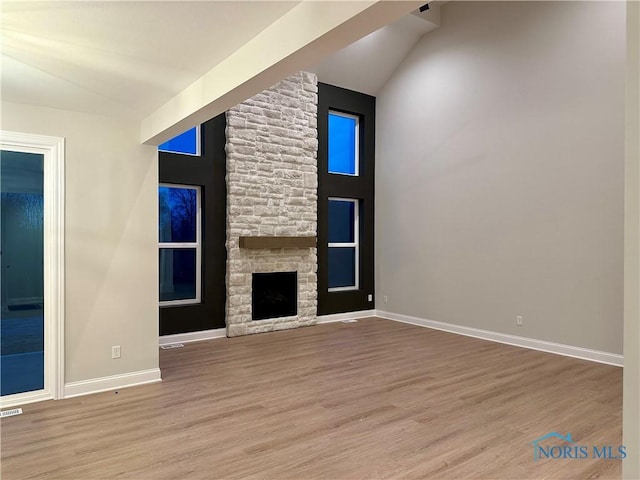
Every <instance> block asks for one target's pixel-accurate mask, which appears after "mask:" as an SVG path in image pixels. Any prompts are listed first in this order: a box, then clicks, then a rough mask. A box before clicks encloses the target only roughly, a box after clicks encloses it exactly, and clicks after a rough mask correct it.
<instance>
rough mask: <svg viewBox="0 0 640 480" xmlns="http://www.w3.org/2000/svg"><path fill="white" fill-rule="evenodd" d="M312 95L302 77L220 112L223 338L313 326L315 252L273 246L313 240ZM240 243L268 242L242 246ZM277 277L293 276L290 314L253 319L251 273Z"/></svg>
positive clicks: (313, 84) (309, 78) (309, 79)
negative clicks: (223, 115) (223, 123)
mask: <svg viewBox="0 0 640 480" xmlns="http://www.w3.org/2000/svg"><path fill="white" fill-rule="evenodd" d="M317 92H318V86H317V78H316V76H315V75H313V74H310V73H306V72H301V73H298V74H296V75H293V76H291V77H289V78H287V79H285V80H283V81H281V82H280V83H278V84H277V85H275V86H273V87H272V88H270V89H268V90H265V91H264V92H262V93H259V94H258V95H255V96H254V97H252V98H251V99H249V100H247V101H245V102H243V103H241V104H240V105H237V106H236V107H234V108H232V109H230V110H229V111H228V112H227V130H226V134H227V144H226V152H227V275H226V276H227V282H226V284H227V304H226V322H227V335H228V336H230V337H233V336H238V335H247V334H252V333H259V332H268V331H274V330H282V329H287V328H296V327H300V326H306V325H312V324H314V323H315V321H316V309H317V277H316V270H317V255H316V248H315V246H301V245H302V244H301V243H300V242H298V243H296V242H293V243H291V242H289V243H287V242H286V241H284V242H280V243H278V241H277V240H278V239H282V238H284V239H285V240H286V239H287V238H291V237H293V238H294V239H302V240H311V239H315V237H316V234H317V199H318V197H317V190H318V176H317V151H318V140H317V103H318V95H317ZM241 237H242V240H244V239H249V240H250V239H254V238H255V237H260V238H263V239H267V242H266V243H263V244H260V243H258V244H255V243H254V244H253V245H252V246H249V245H251V242H249V241H241ZM303 244H305V245H315V240H313V242H306V243H305V242H303ZM263 247H264V248H263ZM280 272H290V273H291V272H295V275H296V278H297V305H296V309H295V312H296V313H295V314H293V315H284V316H274V317H272V318H261V319H258V320H253V317H254V315H253V305H252V295H253V292H252V288H253V287H252V285H253V284H254V274H263V273H280Z"/></svg>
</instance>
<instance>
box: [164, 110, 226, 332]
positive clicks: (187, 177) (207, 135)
mask: <svg viewBox="0 0 640 480" xmlns="http://www.w3.org/2000/svg"><path fill="white" fill-rule="evenodd" d="M225 127H226V120H225V115H224V114H221V115H218V116H217V117H215V118H214V119H212V120H209V121H208V122H206V123H204V124H203V125H202V129H201V138H200V141H201V155H200V156H199V157H194V156H191V155H181V154H177V153H167V152H159V181H160V183H176V184H184V185H199V186H200V187H201V189H202V301H201V303H199V304H194V305H176V306H166V307H160V335H171V334H175V333H187V332H195V331H199V330H209V329H213V328H224V326H225V300H226V287H225V274H226V260H227V251H226V247H225V241H226V217H225V216H226V209H227V187H226V182H225V175H226V154H225V142H226V139H225Z"/></svg>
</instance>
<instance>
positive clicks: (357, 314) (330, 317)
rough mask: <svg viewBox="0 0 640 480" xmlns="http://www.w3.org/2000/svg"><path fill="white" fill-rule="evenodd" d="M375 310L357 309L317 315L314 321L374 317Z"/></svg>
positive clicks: (328, 321) (322, 321) (329, 321)
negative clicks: (355, 310)
mask: <svg viewBox="0 0 640 480" xmlns="http://www.w3.org/2000/svg"><path fill="white" fill-rule="evenodd" d="M375 316H376V311H375V310H359V311H357V312H345V313H334V314H332V315H318V317H317V320H316V323H333V322H341V321H343V320H357V319H358V318H367V317H375Z"/></svg>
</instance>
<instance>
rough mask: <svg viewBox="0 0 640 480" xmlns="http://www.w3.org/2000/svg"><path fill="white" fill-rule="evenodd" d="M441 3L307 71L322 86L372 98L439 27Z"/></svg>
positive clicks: (383, 30) (401, 21)
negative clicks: (420, 44) (313, 74)
mask: <svg viewBox="0 0 640 480" xmlns="http://www.w3.org/2000/svg"><path fill="white" fill-rule="evenodd" d="M444 3H446V2H445V1H433V2H430V3H429V5H430V7H431V8H430V9H429V10H428V11H426V12H424V13H418V12H414V13H413V14H409V15H405V16H403V17H402V18H400V19H399V20H396V21H395V22H393V23H391V24H389V25H386V26H384V27H382V28H380V29H379V30H376V31H375V32H373V33H370V34H369V35H367V36H366V37H364V38H361V39H360V40H358V41H357V42H354V43H352V44H351V45H349V46H347V47H345V48H343V49H342V50H339V51H338V52H336V53H334V54H333V55H331V56H330V57H328V58H327V59H326V60H324V61H323V62H322V63H320V64H318V65H315V66H312V67H310V68H309V69H308V70H309V71H312V72H314V73H315V74H317V75H318V79H319V80H320V81H321V82H324V83H329V84H331V85H337V86H339V87H343V88H348V89H350V90H356V91H358V92H363V93H368V94H369V95H374V96H375V95H377V94H378V92H379V91H380V89H381V88H382V87H383V86H384V85H385V83H387V80H389V78H391V75H392V74H393V72H394V71H395V70H396V68H397V67H398V66H399V65H400V63H401V62H402V60H404V58H405V57H406V56H407V55H408V54H409V52H410V51H411V49H412V48H413V46H414V45H415V44H416V43H417V42H418V40H419V39H420V38H421V37H422V36H423V35H425V34H426V33H428V32H430V31H432V30H435V29H436V28H438V27H439V26H440V7H441V6H442V5H443V4H444Z"/></svg>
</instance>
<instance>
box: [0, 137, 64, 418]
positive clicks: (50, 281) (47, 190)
mask: <svg viewBox="0 0 640 480" xmlns="http://www.w3.org/2000/svg"><path fill="white" fill-rule="evenodd" d="M64 145H65V141H64V138H62V137H50V136H45V135H34V134H29V133H18V132H8V131H0V149H1V150H11V151H17V152H25V153H36V154H41V155H43V156H44V355H45V361H44V389H42V390H37V391H34V392H25V393H16V394H14V395H5V396H4V397H1V398H0V407H2V408H5V407H12V406H16V405H24V404H27V403H32V402H38V401H41V400H49V399H52V398H53V399H59V398H63V397H64V314H65V302H64V300H65V282H64V279H65V276H64V164H65V161H64Z"/></svg>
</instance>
